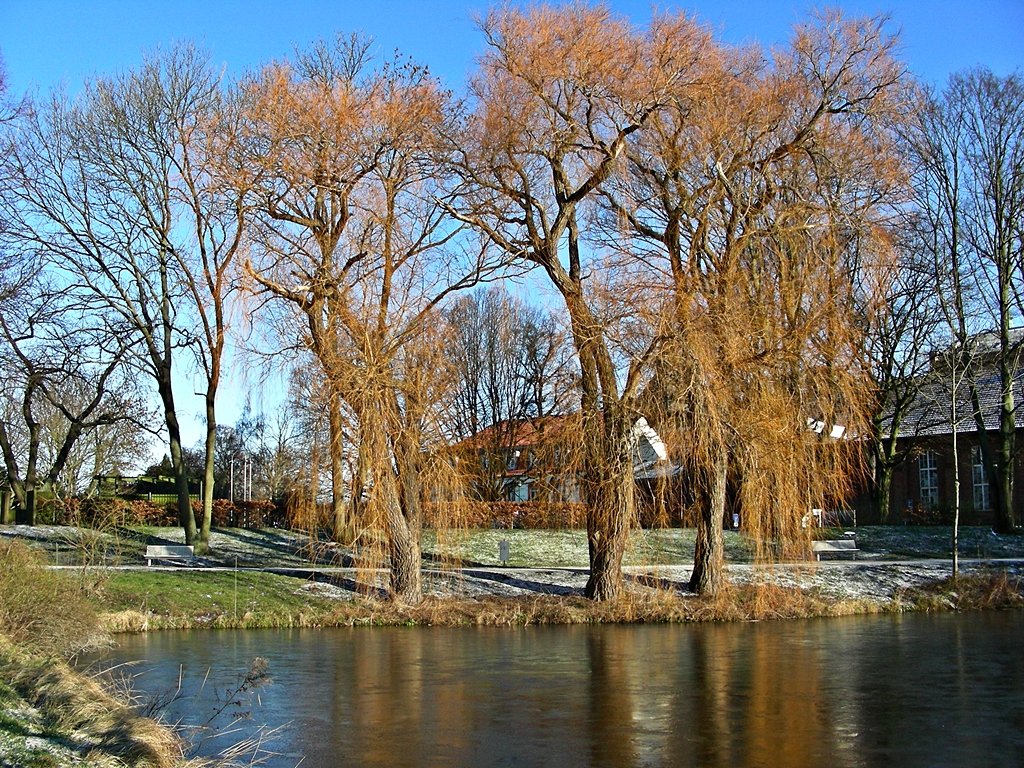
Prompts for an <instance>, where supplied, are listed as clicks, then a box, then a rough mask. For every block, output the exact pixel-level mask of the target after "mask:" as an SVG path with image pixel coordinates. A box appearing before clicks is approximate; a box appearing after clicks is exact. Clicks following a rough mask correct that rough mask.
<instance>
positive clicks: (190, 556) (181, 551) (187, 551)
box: [146, 544, 196, 565]
mask: <svg viewBox="0 0 1024 768" xmlns="http://www.w3.org/2000/svg"><path fill="white" fill-rule="evenodd" d="M195 556H196V555H195V548H194V547H190V546H189V547H186V546H185V545H183V544H150V545H149V546H147V547H146V565H153V561H154V560H194V559H195Z"/></svg>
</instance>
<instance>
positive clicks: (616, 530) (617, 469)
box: [584, 415, 636, 600]
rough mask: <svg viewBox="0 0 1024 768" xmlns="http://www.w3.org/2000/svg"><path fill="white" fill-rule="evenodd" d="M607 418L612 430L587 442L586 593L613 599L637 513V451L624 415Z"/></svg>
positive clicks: (619, 587) (594, 597) (618, 592)
mask: <svg viewBox="0 0 1024 768" xmlns="http://www.w3.org/2000/svg"><path fill="white" fill-rule="evenodd" d="M609 421H611V422H612V424H611V425H610V426H609V427H607V431H608V432H611V433H612V434H607V433H606V434H603V435H597V434H592V435H590V436H589V437H588V443H589V444H588V445H587V446H586V447H585V448H584V450H585V451H587V452H588V455H591V456H593V458H592V459H591V461H590V462H589V463H590V466H589V467H586V468H585V470H584V472H585V474H586V486H585V488H586V500H587V544H588V548H589V551H590V578H588V579H587V586H586V591H585V594H586V596H587V597H589V598H591V599H592V600H612V599H614V598H616V597H619V595H621V594H622V587H623V580H622V557H623V555H624V554H625V552H626V543H627V542H628V539H629V530H630V527H631V526H632V522H633V517H634V516H635V514H636V494H635V489H634V486H633V457H632V451H631V450H630V444H629V436H628V434H627V433H626V429H625V420H624V418H623V417H622V416H621V415H618V416H616V417H614V418H613V419H610V420H609ZM605 423H607V422H605ZM591 451H593V452H594V453H593V454H591V453H590V452H591Z"/></svg>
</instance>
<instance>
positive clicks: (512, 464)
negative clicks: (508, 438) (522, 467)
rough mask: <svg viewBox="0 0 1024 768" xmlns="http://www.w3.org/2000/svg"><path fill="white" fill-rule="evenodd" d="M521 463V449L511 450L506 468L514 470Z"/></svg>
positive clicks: (507, 457)
mask: <svg viewBox="0 0 1024 768" xmlns="http://www.w3.org/2000/svg"><path fill="white" fill-rule="evenodd" d="M518 465H519V451H515V450H513V451H509V452H508V455H507V456H506V460H505V469H508V470H513V469H515V468H516V467H517V466H518Z"/></svg>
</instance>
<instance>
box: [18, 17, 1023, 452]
mask: <svg viewBox="0 0 1024 768" xmlns="http://www.w3.org/2000/svg"><path fill="white" fill-rule="evenodd" d="M833 4H835V3H833ZM608 5H609V6H610V7H611V8H612V9H613V10H614V11H615V12H618V13H622V14H625V15H627V16H629V17H630V18H632V19H633V20H634V21H636V22H637V23H643V22H644V21H646V19H647V18H649V16H650V13H651V8H652V7H653V5H654V3H650V2H634V1H632V0H631V1H630V2H626V1H625V0H609V2H608ZM658 5H659V7H662V8H678V9H683V10H686V11H688V12H690V13H691V14H694V15H696V17H697V18H698V19H700V20H702V21H703V22H705V23H707V24H710V25H711V26H712V27H713V28H714V29H715V30H716V31H717V32H718V35H719V37H720V39H723V40H725V41H727V42H730V43H745V42H755V41H756V42H759V43H761V44H763V45H765V46H771V45H774V44H781V43H784V42H785V41H786V40H787V38H788V37H789V34H790V31H791V29H792V27H793V25H794V23H796V22H798V21H800V20H803V19H806V18H807V15H808V12H809V10H810V9H811V8H813V7H815V4H814V3H808V2H792V0H760V1H758V0H749V1H747V0H717V1H715V0H699V1H695V2H686V3H682V4H674V3H664V2H663V3H659V4H658ZM819 5H820V4H819ZM838 5H839V7H841V8H843V10H844V11H845V12H846V13H847V14H849V15H876V14H879V13H886V14H889V15H890V16H891V19H892V28H893V30H896V29H899V30H901V40H902V49H903V54H904V60H905V61H906V62H907V64H908V66H909V67H910V69H911V71H913V72H914V73H915V74H916V75H917V76H918V77H919V78H920V79H922V80H923V81H925V82H928V83H931V84H935V85H942V84H943V83H944V82H945V81H946V79H947V78H948V76H949V75H950V74H951V73H953V72H956V71H958V70H961V69H965V68H967V67H973V66H976V65H979V64H980V65H984V66H987V67H989V68H990V69H992V70H993V71H994V72H996V73H997V74H999V75H1006V74H1009V73H1010V72H1012V71H1014V70H1016V69H1024V34H1022V30H1024V0H970V1H969V2H963V0H957V1H955V2H954V1H952V0H936V1H934V2H929V1H927V0H918V1H917V2H913V1H911V0H855V1H851V2H843V3H839V4H838ZM487 7H488V5H487V4H485V3H484V2H455V1H454V0H452V1H447V2H428V1H424V2H408V1H407V0H402V1H401V2H374V0H369V1H367V0H364V1H363V2H359V3H352V2H345V1H344V0H336V1H335V2H315V1H313V0H276V1H275V2H268V1H267V0H206V1H205V2H199V1H198V0H175V1H174V2H168V1H167V0H153V1H152V2H150V1H149V0H135V1H134V2H128V1H127V0H122V1H121V2H116V1H115V0H105V1H100V0H96V1H94V2H90V1H89V0H79V1H74V0H0V56H2V57H3V59H4V62H5V65H6V70H7V76H8V81H9V86H10V88H11V90H12V92H13V93H14V95H19V94H21V93H23V92H26V91H30V92H33V91H34V92H35V93H37V94H39V95H44V94H45V93H46V92H47V91H48V90H49V89H50V88H52V87H54V86H58V85H64V86H65V87H66V88H67V89H68V90H69V91H71V92H74V91H75V90H77V89H78V88H79V87H80V86H81V84H82V82H83V81H84V80H85V79H87V78H90V77H93V76H96V75H110V74H114V73H116V72H118V71H121V70H124V69H127V68H131V67H134V66H136V65H138V64H139V62H140V61H141V60H142V58H143V56H144V54H145V53H147V52H152V51H154V50H156V49H159V48H161V47H164V48H166V47H168V46H169V45H171V44H173V43H174V42H176V41H180V40H192V41H195V42H197V43H199V44H200V45H201V46H202V47H204V48H205V49H206V50H207V51H208V52H209V53H210V55H211V56H212V58H213V60H214V61H215V62H218V63H219V64H222V65H223V66H224V67H225V70H226V71H227V73H228V74H229V75H230V76H239V75H241V74H242V73H244V72H246V71H248V70H252V69H255V68H257V67H258V66H259V65H260V64H262V63H265V62H267V61H269V60H271V59H274V58H281V57H284V56H287V55H288V54H290V53H291V52H292V50H293V49H294V48H295V46H299V47H306V46H308V45H309V44H310V43H311V42H312V41H314V40H316V39H318V38H324V37H332V36H333V35H334V34H335V33H336V32H344V33H348V32H354V31H359V32H362V33H365V34H368V35H370V36H371V37H372V38H373V39H374V40H375V41H376V47H377V50H378V52H379V53H381V54H389V53H390V52H391V51H393V50H395V49H397V50H400V51H401V52H402V53H403V54H405V55H407V56H411V57H412V58H413V59H415V60H416V61H417V62H419V63H421V64H426V65H428V66H429V67H430V68H431V70H432V71H433V72H434V73H435V74H437V75H438V76H439V77H441V78H442V79H443V80H444V81H445V82H446V83H447V84H448V85H449V86H450V87H452V88H454V89H459V88H460V87H461V85H462V84H463V82H464V81H465V78H466V75H467V73H468V72H469V71H470V70H471V69H472V68H473V65H474V59H475V57H476V56H478V55H479V53H480V52H481V50H482V39H481V36H480V34H479V32H478V30H477V28H476V24H475V21H474V18H475V17H477V16H479V15H480V14H482V13H483V12H485V11H486V9H487ZM228 389H229V390H230V392H229V395H231V396H228V397H225V398H224V402H222V403H221V405H220V409H221V421H222V422H224V423H232V422H233V421H234V420H235V419H236V418H237V416H238V413H239V407H240V403H241V402H242V401H243V400H244V395H243V394H242V393H249V394H251V396H252V397H253V404H254V406H255V407H256V408H257V409H261V408H267V409H269V408H273V407H274V405H275V402H274V401H276V400H278V399H279V398H280V392H281V385H280V383H279V382H277V383H271V384H270V385H263V384H261V383H260V382H259V380H258V375H257V374H256V373H255V372H249V373H248V374H247V373H246V372H244V371H238V370H237V369H236V370H235V371H234V372H233V375H232V383H231V385H230V386H229V387H228ZM176 390H180V391H179V404H180V405H181V414H180V415H181V417H182V421H183V427H184V429H185V435H184V436H185V441H186V443H188V444H191V443H193V442H194V441H195V440H197V439H198V438H199V436H200V434H201V433H200V428H201V419H200V415H199V414H200V412H201V406H200V403H199V402H198V400H196V401H191V398H190V397H188V396H189V395H191V390H192V387H190V386H188V383H187V382H185V383H183V384H182V386H180V387H176ZM261 393H262V395H261ZM181 395H185V396H186V397H185V398H184V399H181V398H180V396H181ZM155 452H156V453H157V454H158V455H159V454H160V453H162V448H156V450H155Z"/></svg>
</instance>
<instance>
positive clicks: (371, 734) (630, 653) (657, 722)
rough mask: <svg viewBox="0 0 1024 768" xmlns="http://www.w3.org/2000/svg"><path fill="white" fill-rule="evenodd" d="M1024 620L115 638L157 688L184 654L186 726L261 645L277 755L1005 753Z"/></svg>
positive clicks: (921, 760)
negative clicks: (278, 730)
mask: <svg viewBox="0 0 1024 768" xmlns="http://www.w3.org/2000/svg"><path fill="white" fill-rule="evenodd" d="M1022 628H1024V619H1022V615H1021V614H1019V613H1013V614H1000V615H985V616H964V617H957V616H942V617H927V616H913V617H903V618H899V617H897V618H890V617H877V618H861V619H838V620H822V621H808V622H789V623H767V624H746V625H720V626H653V627H650V626H629V627H548V628H544V627H540V628H519V629H412V628H410V629H356V630H334V631H322V632H318V631H309V630H305V631H298V630H297V631H280V632H276V631H275V632H246V633H236V632H225V633H165V634H153V635H146V636H137V637H131V638H126V639H125V642H124V643H123V645H122V646H121V648H119V649H118V651H117V653H116V656H117V657H118V660H129V659H146V662H145V664H143V665H142V666H141V667H140V669H143V670H146V672H145V674H144V675H143V676H142V678H141V679H140V683H141V685H142V687H143V688H144V689H147V690H150V691H157V690H160V689H161V688H165V687H167V686H168V685H171V684H172V683H173V682H174V681H176V680H177V678H178V674H179V663H180V664H181V665H182V666H181V670H180V671H181V675H182V679H183V680H184V687H185V692H186V694H189V693H190V692H196V691H199V689H200V688H202V696H203V697H205V699H202V698H200V699H199V700H198V702H197V700H196V699H192V698H190V696H189V695H186V697H184V698H183V699H181V700H180V701H178V702H176V703H175V705H174V706H173V707H172V709H171V711H170V712H169V713H168V715H169V717H171V718H172V719H177V718H185V719H191V720H192V721H193V722H195V721H199V722H201V721H202V719H203V718H204V716H205V713H207V712H208V711H209V710H210V709H211V708H212V707H213V706H214V704H215V702H216V697H211V692H213V691H216V690H223V689H224V688H226V687H228V686H230V685H231V683H232V681H233V679H234V676H235V675H236V674H237V673H238V672H239V671H244V669H245V667H246V666H247V664H248V662H249V661H250V660H251V658H252V657H253V656H256V655H262V656H265V657H267V658H268V659H269V660H270V669H271V673H272V674H273V677H274V683H273V684H272V685H271V686H270V687H269V688H267V689H265V690H263V691H261V693H260V705H259V706H258V707H256V708H255V709H254V710H253V712H254V717H253V720H252V723H250V724H249V725H248V726H247V727H255V724H257V723H269V724H271V725H278V724H281V723H289V726H288V727H287V729H286V730H285V731H284V732H283V733H282V734H281V735H280V736H279V737H278V738H277V740H276V742H275V743H274V745H273V747H274V748H275V749H276V750H277V751H278V752H280V753H281V755H280V756H279V757H277V758H275V759H274V760H273V761H271V763H270V764H271V765H281V766H285V765H294V764H296V762H297V761H298V760H300V759H303V758H304V759H303V762H302V765H303V766H314V767H315V766H336V765H338V766H341V765H353V766H404V765H409V766H452V765H474V766H476V765H491V766H506V765H507V766H513V765H553V766H598V767H599V766H609V767H610V766H616V767H619V766H661V765H670V766H690V765H692V766H712V767H714V766H723V767H724V766H729V767H730V768H737V767H740V766H750V767H751V768H753V767H754V766H793V767H794V768H799V766H819V765H824V764H827V765H835V766H851V767H854V766H876V765H878V766H881V765H889V764H891V763H893V762H896V761H898V762H899V763H900V764H901V765H905V766H926V765H927V766H940V765H1011V764H1017V763H1018V761H1019V754H1020V753H1019V750H1020V749H1021V747H1024V738H1022V730H1021V727H1022V725H1024V690H1022V688H1024V686H1022V683H1024V668H1022V660H1021V654H1020V650H1019V648H1018V644H1019V641H1018V638H1019V637H1020V631H1021V629H1022ZM180 660H184V661H180ZM210 670H212V672H210V680H209V681H208V682H207V683H206V684H205V686H204V685H203V680H204V678H205V676H206V675H207V673H208V671H210ZM204 701H205V703H204ZM235 738H237V736H236V737H235ZM215 746H216V745H215V744H211V745H207V746H206V749H205V751H206V752H207V753H211V752H213V751H214V747H215ZM221 746H224V745H223V744H222V745H221Z"/></svg>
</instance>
